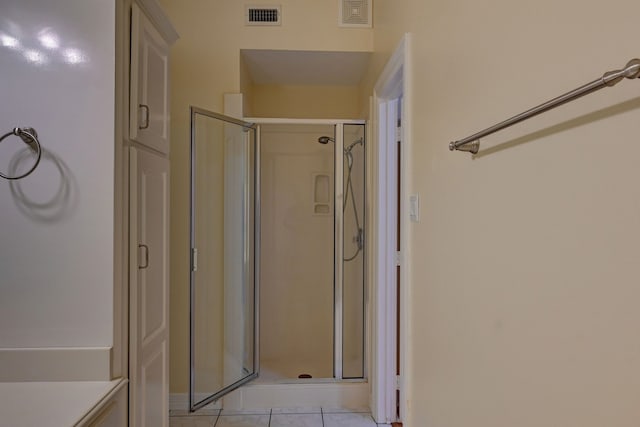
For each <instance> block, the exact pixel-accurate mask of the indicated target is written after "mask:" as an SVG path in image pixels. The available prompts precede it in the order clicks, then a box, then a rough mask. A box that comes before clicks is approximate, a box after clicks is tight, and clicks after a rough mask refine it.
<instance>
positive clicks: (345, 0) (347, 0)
mask: <svg viewBox="0 0 640 427" xmlns="http://www.w3.org/2000/svg"><path fill="white" fill-rule="evenodd" d="M338 1H339V10H340V12H339V15H340V17H339V21H338V25H339V26H341V27H361V28H371V19H372V18H371V16H372V14H371V9H372V8H371V2H372V1H373V0H338Z"/></svg>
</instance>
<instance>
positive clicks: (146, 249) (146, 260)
mask: <svg viewBox="0 0 640 427" xmlns="http://www.w3.org/2000/svg"><path fill="white" fill-rule="evenodd" d="M138 249H144V258H143V259H144V264H143V265H140V262H139V261H138V268H139V269H140V270H144V269H146V268H147V267H149V246H147V245H143V244H142V243H140V244H138ZM139 259H140V258H138V260H139Z"/></svg>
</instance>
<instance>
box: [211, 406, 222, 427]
mask: <svg viewBox="0 0 640 427" xmlns="http://www.w3.org/2000/svg"><path fill="white" fill-rule="evenodd" d="M221 413H222V409H220V410H218V415H217V416H216V422H215V423H213V427H216V426H217V425H218V420H219V419H220V414H221Z"/></svg>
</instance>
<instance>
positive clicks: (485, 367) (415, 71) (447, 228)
mask: <svg viewBox="0 0 640 427" xmlns="http://www.w3.org/2000/svg"><path fill="white" fill-rule="evenodd" d="M375 6H376V7H375V20H374V26H375V50H376V52H381V53H384V54H385V56H387V57H388V55H389V54H390V53H391V52H392V50H393V48H394V47H395V46H396V45H397V43H398V42H399V40H400V38H401V36H402V34H403V33H405V32H411V49H410V51H411V58H410V62H409V64H408V69H407V72H408V74H409V82H410V88H411V90H410V93H407V94H406V95H407V97H408V99H407V101H408V103H409V107H410V109H411V110H410V111H409V113H410V120H411V124H410V127H409V129H408V132H409V134H410V139H409V140H407V141H406V149H407V156H406V164H407V167H408V173H407V178H408V182H407V188H406V193H409V194H411V193H419V194H420V207H421V212H420V222H418V223H409V222H407V224H406V226H407V233H406V235H407V236H408V239H409V242H408V249H409V254H408V258H407V265H408V267H409V271H408V276H409V277H408V279H407V281H406V284H407V295H406V302H407V304H408V307H407V309H408V316H409V317H408V318H407V320H408V326H407V329H408V348H407V352H406V354H407V357H408V360H409V363H408V366H407V371H406V372H404V382H405V383H406V384H407V386H408V389H407V391H408V393H407V394H406V395H405V396H406V402H405V404H406V408H407V409H408V413H407V416H406V418H405V420H404V421H405V423H404V425H407V426H410V427H417V426H448V427H468V426H477V427H496V426H519V427H540V426H551V425H556V426H572V427H577V426H580V427H602V426H605V425H606V426H616V427H632V426H637V425H638V420H640V405H638V395H639V393H640V345H639V342H640V341H639V339H638V337H639V336H638V324H640V310H638V301H640V285H639V283H640V276H639V274H638V259H640V243H639V242H640V190H639V189H638V188H639V187H638V185H637V182H638V178H639V177H640V172H639V169H638V159H639V158H640V144H639V143H638V142H640V141H639V138H640V136H639V131H640V126H639V124H640V80H635V81H622V82H621V83H619V85H618V86H616V87H614V88H608V89H603V91H600V92H598V93H595V94H592V95H589V96H588V97H586V98H583V99H580V100H578V101H575V102H573V103H572V104H568V105H565V106H563V107H560V108H559V109H557V110H554V111H552V112H549V113H546V114H545V115H543V116H539V117H537V118H534V119H531V120H529V121H527V122H524V123H522V124H520V125H517V126H515V127H514V128H511V129H509V130H507V131H503V132H501V133H498V134H495V135H493V136H491V137H487V138H484V139H483V140H482V144H481V152H480V153H481V155H479V156H477V157H476V158H475V159H474V158H472V157H471V156H470V155H469V154H466V153H451V152H449V150H448V147H447V144H448V143H449V141H452V140H455V139H460V138H463V137H465V136H467V135H470V134H471V133H473V132H475V131H479V130H481V129H484V128H485V127H488V126H490V125H493V124H494V123H497V122H498V121H500V120H503V119H506V118H507V117H509V116H511V115H514V114H516V113H519V112H521V111H524V110H525V109H527V108H529V107H532V106H534V105H536V104H538V103H541V102H543V101H546V100H548V99H551V98H553V97H555V96H557V95H560V94H561V93H564V92H566V91H568V90H571V89H573V88H576V87H578V86H579V85H581V84H584V83H587V82H589V81H591V80H594V79H596V78H598V77H599V76H601V75H602V74H603V73H604V72H605V71H606V70H610V69H615V68H620V67H622V66H623V65H624V64H625V63H626V62H627V60H629V59H631V58H634V57H638V56H639V55H640V50H639V48H638V43H637V40H638V37H637V34H638V22H637V21H638V19H637V17H638V16H639V15H640V3H639V2H637V1H631V0H613V1H610V2H607V3H606V5H604V4H602V3H599V2H584V1H578V0H565V1H562V2H558V1H552V0H539V1H535V2H522V1H512V0H493V1H490V2H477V1H473V0H460V1H455V2H452V1H448V0H430V1H423V0H406V1H402V2H398V1H396V0H376V3H375ZM405 212H406V210H405Z"/></svg>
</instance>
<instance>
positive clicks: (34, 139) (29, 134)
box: [0, 128, 42, 180]
mask: <svg viewBox="0 0 640 427" xmlns="http://www.w3.org/2000/svg"><path fill="white" fill-rule="evenodd" d="M9 135H15V136H19V137H20V139H22V140H23V141H24V143H25V144H27V145H28V146H29V148H31V149H32V150H33V151H35V152H36V156H37V158H36V162H35V163H34V164H33V166H31V169H29V170H28V171H26V172H25V173H23V174H22V175H16V176H9V175H5V174H3V173H2V172H0V176H1V177H2V178H4V179H8V180H15V179H22V178H24V177H26V176H29V175H31V172H33V171H34V170H35V169H36V168H37V167H38V164H39V163H40V158H41V157H42V147H41V146H40V141H38V133H37V132H36V130H35V129H34V128H22V129H20V128H13V130H12V131H11V132H7V133H5V134H4V135H2V136H1V137H0V142H2V141H4V139H5V138H6V137H8V136H9ZM33 145H35V148H34V147H33Z"/></svg>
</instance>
